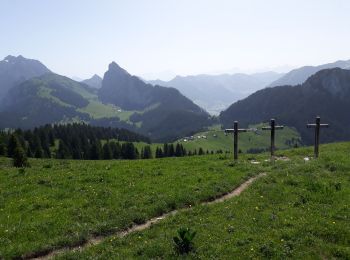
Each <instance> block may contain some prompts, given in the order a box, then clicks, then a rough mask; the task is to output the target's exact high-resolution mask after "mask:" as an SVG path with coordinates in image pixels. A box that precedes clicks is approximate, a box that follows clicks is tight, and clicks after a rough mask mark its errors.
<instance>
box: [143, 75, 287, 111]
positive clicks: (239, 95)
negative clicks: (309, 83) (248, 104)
mask: <svg viewBox="0 0 350 260" xmlns="http://www.w3.org/2000/svg"><path fill="white" fill-rule="evenodd" d="M281 76H283V74H282V73H276V72H263V73H255V74H243V73H236V74H221V75H204V74H203V75H196V76H186V77H182V76H176V77H175V78H174V79H172V80H170V81H161V80H153V81H149V83H151V84H153V85H161V86H167V87H173V88H176V89H178V90H179V91H180V92H181V93H183V94H184V95H185V96H186V97H188V98H189V99H191V100H193V101H194V102H195V103H196V104H197V105H199V106H201V107H203V108H204V109H206V110H207V111H208V112H209V113H211V114H219V112H220V111H222V110H224V109H225V108H227V107H228V106H229V105H230V104H232V103H233V102H235V101H237V100H239V99H243V98H245V97H247V96H248V95H249V94H252V93H254V92H255V91H257V90H259V89H262V88H264V87H266V86H267V85H268V84H270V83H271V82H273V81H275V80H276V79H278V78H280V77H281Z"/></svg>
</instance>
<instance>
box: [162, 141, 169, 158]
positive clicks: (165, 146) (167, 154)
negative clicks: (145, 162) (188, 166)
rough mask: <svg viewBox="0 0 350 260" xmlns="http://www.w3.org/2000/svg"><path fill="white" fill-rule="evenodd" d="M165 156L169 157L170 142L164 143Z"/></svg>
mask: <svg viewBox="0 0 350 260" xmlns="http://www.w3.org/2000/svg"><path fill="white" fill-rule="evenodd" d="M163 156H164V157H169V151H168V144H167V143H165V144H163Z"/></svg>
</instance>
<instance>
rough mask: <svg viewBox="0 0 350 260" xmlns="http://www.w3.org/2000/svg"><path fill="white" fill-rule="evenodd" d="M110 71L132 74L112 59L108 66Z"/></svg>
mask: <svg viewBox="0 0 350 260" xmlns="http://www.w3.org/2000/svg"><path fill="white" fill-rule="evenodd" d="M108 70H109V71H113V72H117V73H119V74H126V75H130V74H129V73H128V72H127V71H126V70H125V69H123V68H122V67H120V66H119V65H118V64H117V63H116V62H115V61H112V62H111V63H110V64H109V66H108Z"/></svg>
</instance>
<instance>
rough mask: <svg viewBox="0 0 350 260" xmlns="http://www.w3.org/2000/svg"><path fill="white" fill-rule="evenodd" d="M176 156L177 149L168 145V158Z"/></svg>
mask: <svg viewBox="0 0 350 260" xmlns="http://www.w3.org/2000/svg"><path fill="white" fill-rule="evenodd" d="M173 156H175V149H174V145H173V144H168V157H173Z"/></svg>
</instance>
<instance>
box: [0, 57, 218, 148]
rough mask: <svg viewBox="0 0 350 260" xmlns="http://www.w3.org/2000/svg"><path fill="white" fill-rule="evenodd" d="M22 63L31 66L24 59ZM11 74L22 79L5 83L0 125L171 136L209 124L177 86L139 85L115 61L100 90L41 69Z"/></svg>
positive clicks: (166, 138)
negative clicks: (79, 126)
mask: <svg viewBox="0 0 350 260" xmlns="http://www.w3.org/2000/svg"><path fill="white" fill-rule="evenodd" d="M20 59H25V58H23V57H20ZM5 62H7V61H5ZM23 63H24V64H26V65H27V66H30V65H31V62H30V60H29V61H27V60H26V59H25V60H24V61H23ZM39 64H41V63H39ZM24 68H25V66H24ZM24 71H25V72H26V71H27V70H24ZM28 71H30V68H28ZM36 74H38V73H34V75H36ZM17 78H21V79H22V80H23V81H19V82H20V83H18V84H15V85H14V86H11V88H10V89H9V90H8V92H7V94H6V95H5V98H4V101H3V102H0V129H1V128H17V127H21V128H33V127H36V126H39V125H43V124H47V123H69V122H85V123H90V124H92V125H97V126H112V127H119V128H126V129H129V130H132V131H135V132H138V133H141V134H144V135H145V136H147V137H149V138H151V139H152V140H156V141H171V140H175V139H177V138H179V137H180V136H183V135H188V134H191V133H194V132H196V131H199V130H201V129H202V128H203V127H205V126H208V125H210V124H211V123H212V121H211V118H210V117H209V115H208V114H207V112H205V111H204V110H203V109H201V108H200V107H198V106H197V105H195V104H194V103H193V102H192V101H191V100H189V99H187V98H186V97H184V96H183V95H182V94H181V93H180V92H179V91H178V90H176V89H173V88H166V87H160V86H156V87H153V86H152V85H150V84H145V83H144V82H143V81H141V80H140V79H138V78H137V77H135V76H132V75H130V74H129V73H128V72H127V71H126V70H124V69H122V68H120V67H119V66H118V65H117V64H116V63H115V62H113V63H111V64H110V65H109V69H108V71H107V72H106V73H105V76H104V79H103V81H102V86H101V88H100V89H95V88H91V87H90V86H88V85H87V84H86V83H81V82H76V81H74V80H72V79H70V78H67V77H64V76H61V75H57V74H54V73H52V72H50V71H47V70H45V73H44V74H43V75H40V76H34V77H32V78H29V79H27V80H25V77H24V76H21V77H17ZM95 78H96V77H95ZM0 86H2V82H1V81H0Z"/></svg>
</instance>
